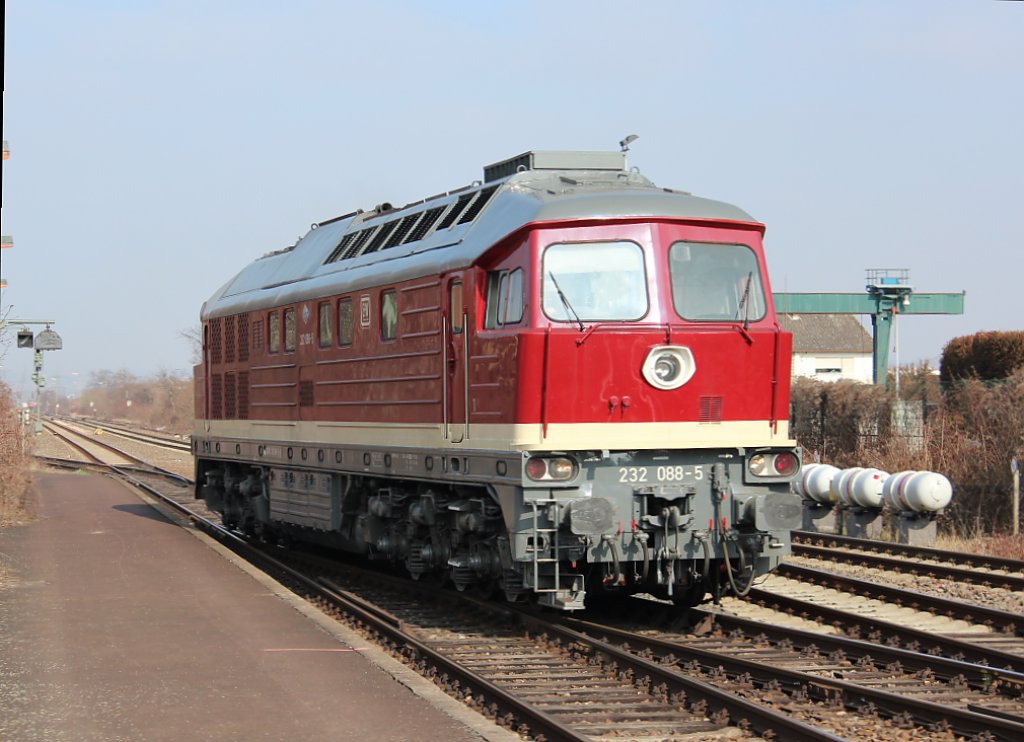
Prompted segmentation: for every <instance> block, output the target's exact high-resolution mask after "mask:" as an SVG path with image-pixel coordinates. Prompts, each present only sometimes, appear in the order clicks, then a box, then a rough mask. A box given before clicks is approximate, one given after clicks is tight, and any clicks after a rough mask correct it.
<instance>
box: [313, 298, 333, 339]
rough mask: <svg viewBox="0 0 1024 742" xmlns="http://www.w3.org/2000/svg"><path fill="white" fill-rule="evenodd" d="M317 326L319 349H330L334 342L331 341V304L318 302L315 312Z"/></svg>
mask: <svg viewBox="0 0 1024 742" xmlns="http://www.w3.org/2000/svg"><path fill="white" fill-rule="evenodd" d="M317 315H318V324H319V328H318V329H319V335H320V347H321V348H330V347H331V344H332V343H333V342H334V339H333V334H334V333H333V328H332V327H331V320H332V317H331V303H330V302H329V301H324V302H320V306H319V307H318V310H317Z"/></svg>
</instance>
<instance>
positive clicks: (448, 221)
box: [437, 193, 476, 229]
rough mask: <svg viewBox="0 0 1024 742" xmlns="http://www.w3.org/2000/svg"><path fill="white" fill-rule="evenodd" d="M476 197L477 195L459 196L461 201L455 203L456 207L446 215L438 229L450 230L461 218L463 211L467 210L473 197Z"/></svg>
mask: <svg viewBox="0 0 1024 742" xmlns="http://www.w3.org/2000/svg"><path fill="white" fill-rule="evenodd" d="M475 195H476V194H475V193H463V194H462V195H461V196H459V200H458V201H456V202H455V205H454V206H452V208H451V211H449V212H448V213H447V214H445V215H444V219H442V220H441V223H440V224H438V225H437V228H438V229H448V227H450V226H452V225H453V224H454V223H455V220H456V219H458V218H459V214H461V213H462V210H463V209H465V208H466V204H468V203H469V202H470V201H472V200H473V196H475Z"/></svg>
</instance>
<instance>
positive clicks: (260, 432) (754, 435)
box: [195, 420, 795, 451]
mask: <svg viewBox="0 0 1024 742" xmlns="http://www.w3.org/2000/svg"><path fill="white" fill-rule="evenodd" d="M449 427H450V428H451V429H452V430H450V431H449V435H448V436H447V437H446V436H445V435H444V426H443V425H434V424H423V425H410V424H387V423H323V422H275V421H259V420H209V421H203V423H202V424H201V425H200V426H199V427H198V428H197V430H196V432H195V437H196V438H198V439H202V438H229V439H232V440H259V441H268V442H269V441H273V442H279V443H300V444H301V443H305V444H307V445H317V444H323V445H362V446H391V447H396V448H406V447H413V448H415V447H422V448H435V449H436V448H450V449H452V450H460V449H470V448H472V449H487V450H496V451H548V450H559V451H560V450H565V451H586V450H613V451H629V450H637V449H689V448H723V447H725V448H735V447H737V446H742V447H745V448H758V447H762V446H790V447H791V446H793V445H795V442H794V441H792V440H789V423H788V422H787V421H782V420H780V421H779V422H778V423H777V429H776V430H773V429H772V426H771V425H770V424H769V423H768V422H767V421H765V420H748V421H729V422H721V423H715V424H708V423H695V422H671V423H570V424H551V425H548V426H547V435H544V426H543V425H540V424H519V425H484V424H472V425H470V426H469V430H468V434H467V431H466V430H465V426H463V425H462V424H459V425H452V426H449Z"/></svg>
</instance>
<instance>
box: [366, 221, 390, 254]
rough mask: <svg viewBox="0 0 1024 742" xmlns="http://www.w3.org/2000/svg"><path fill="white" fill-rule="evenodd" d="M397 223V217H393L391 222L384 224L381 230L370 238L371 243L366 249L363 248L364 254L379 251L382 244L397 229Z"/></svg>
mask: <svg viewBox="0 0 1024 742" xmlns="http://www.w3.org/2000/svg"><path fill="white" fill-rule="evenodd" d="M396 224H398V220H397V219H393V220H392V221H390V222H386V223H385V224H382V225H381V227H380V230H378V232H377V234H376V236H375V237H374V238H373V239H372V240H370V244H368V245H367V246H366V249H365V250H363V252H362V254H363V255H366V253H368V252H377V251H378V250H380V248H381V245H383V244H384V242H385V241H386V240H387V238H388V237H390V236H391V234H392V233H393V232H394V231H395V225H396Z"/></svg>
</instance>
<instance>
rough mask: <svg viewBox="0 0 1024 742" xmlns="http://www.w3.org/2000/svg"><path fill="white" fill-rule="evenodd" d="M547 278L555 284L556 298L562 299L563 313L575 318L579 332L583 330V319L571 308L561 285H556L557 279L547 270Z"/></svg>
mask: <svg viewBox="0 0 1024 742" xmlns="http://www.w3.org/2000/svg"><path fill="white" fill-rule="evenodd" d="M548 278H550V279H551V283H553V284H554V285H555V291H557V292H558V298H559V299H561V300H562V306H563V307H565V313H566V315H567V316H568V317H570V318H572V319H574V320H576V324H577V325H579V326H580V332H583V329H584V328H583V320H581V319H580V316H579V315H578V314H576V310H575V309H573V308H572V304H570V303H569V299H568V298H567V297H566V295H565V294H564V293H563V292H562V287H561V286H559V285H558V281H556V280H555V274H554V273H552V272H551V271H548Z"/></svg>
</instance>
